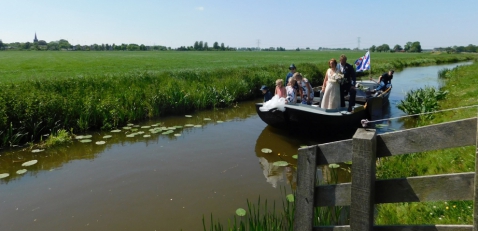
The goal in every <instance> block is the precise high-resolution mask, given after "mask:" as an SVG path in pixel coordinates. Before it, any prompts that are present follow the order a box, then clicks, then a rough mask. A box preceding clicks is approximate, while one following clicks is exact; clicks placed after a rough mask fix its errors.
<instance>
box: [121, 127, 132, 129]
mask: <svg viewBox="0 0 478 231" xmlns="http://www.w3.org/2000/svg"><path fill="white" fill-rule="evenodd" d="M123 129H124V130H129V129H131V127H123Z"/></svg>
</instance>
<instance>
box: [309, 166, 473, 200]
mask: <svg viewBox="0 0 478 231" xmlns="http://www.w3.org/2000/svg"><path fill="white" fill-rule="evenodd" d="M474 178H475V173H474V172H468V173H456V174H444V175H434V176H418V177H408V178H403V179H389V180H378V181H376V182H375V203H376V204H381V203H398V202H425V201H450V200H472V199H473V190H474ZM350 192H351V184H350V183H344V184H337V185H321V186H317V187H316V188H315V199H314V202H315V206H316V207H322V206H346V205H350V195H351V193H350Z"/></svg>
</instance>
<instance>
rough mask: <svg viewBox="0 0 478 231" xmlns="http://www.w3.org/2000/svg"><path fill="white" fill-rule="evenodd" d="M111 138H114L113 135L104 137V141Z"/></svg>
mask: <svg viewBox="0 0 478 231" xmlns="http://www.w3.org/2000/svg"><path fill="white" fill-rule="evenodd" d="M111 137H113V136H112V135H106V136H103V139H109V138H111Z"/></svg>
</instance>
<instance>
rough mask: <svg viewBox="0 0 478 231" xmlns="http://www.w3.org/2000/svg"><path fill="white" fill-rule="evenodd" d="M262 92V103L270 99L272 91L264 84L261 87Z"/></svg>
mask: <svg viewBox="0 0 478 231" xmlns="http://www.w3.org/2000/svg"><path fill="white" fill-rule="evenodd" d="M261 91H262V94H263V95H264V103H265V102H267V101H269V100H271V99H272V93H271V92H270V91H269V88H268V87H267V86H266V85H262V87H261Z"/></svg>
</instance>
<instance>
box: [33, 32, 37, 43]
mask: <svg viewBox="0 0 478 231" xmlns="http://www.w3.org/2000/svg"><path fill="white" fill-rule="evenodd" d="M33 42H34V43H37V42H38V39H37V32H35V38H34V39H33Z"/></svg>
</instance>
